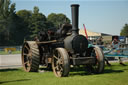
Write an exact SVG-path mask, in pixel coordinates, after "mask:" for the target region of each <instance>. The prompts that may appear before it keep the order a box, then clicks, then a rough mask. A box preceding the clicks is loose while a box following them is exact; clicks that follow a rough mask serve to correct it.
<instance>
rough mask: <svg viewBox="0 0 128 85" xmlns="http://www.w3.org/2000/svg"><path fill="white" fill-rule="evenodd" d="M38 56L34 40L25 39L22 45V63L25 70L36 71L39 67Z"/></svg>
mask: <svg viewBox="0 0 128 85" xmlns="http://www.w3.org/2000/svg"><path fill="white" fill-rule="evenodd" d="M39 62H40V56H39V49H38V45H37V44H36V42H35V41H27V42H25V43H24V44H23V47H22V65H23V67H24V70H25V71H26V72H36V71H38V68H39Z"/></svg>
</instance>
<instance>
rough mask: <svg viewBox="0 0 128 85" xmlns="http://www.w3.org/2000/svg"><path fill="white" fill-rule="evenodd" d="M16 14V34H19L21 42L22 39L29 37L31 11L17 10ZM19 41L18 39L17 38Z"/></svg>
mask: <svg viewBox="0 0 128 85" xmlns="http://www.w3.org/2000/svg"><path fill="white" fill-rule="evenodd" d="M16 14H17V16H18V20H17V23H18V26H19V27H18V29H17V31H18V32H17V34H18V35H19V36H18V37H19V39H20V41H21V42H23V40H24V39H29V38H30V37H29V36H30V28H29V24H30V18H31V16H32V12H31V11H28V10H19V11H17V13H16ZM18 41H19V40H18ZM19 43H20V42H19Z"/></svg>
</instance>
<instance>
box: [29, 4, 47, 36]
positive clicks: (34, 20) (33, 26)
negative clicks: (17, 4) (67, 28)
mask: <svg viewBox="0 0 128 85" xmlns="http://www.w3.org/2000/svg"><path fill="white" fill-rule="evenodd" d="M29 28H30V32H31V35H30V37H31V38H34V37H35V36H36V35H37V33H38V32H39V31H41V30H44V29H47V27H46V17H45V15H44V14H42V13H39V8H38V7H36V6H35V7H34V9H33V13H32V16H31V17H30V22H29Z"/></svg>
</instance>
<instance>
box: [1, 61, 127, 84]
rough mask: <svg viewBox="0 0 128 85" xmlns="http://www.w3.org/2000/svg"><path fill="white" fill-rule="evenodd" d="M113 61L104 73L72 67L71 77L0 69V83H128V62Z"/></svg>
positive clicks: (50, 72) (51, 73)
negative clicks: (121, 63) (122, 64)
mask: <svg viewBox="0 0 128 85" xmlns="http://www.w3.org/2000/svg"><path fill="white" fill-rule="evenodd" d="M126 64H127V66H121V65H119V64H118V63H112V66H110V67H108V66H106V67H105V71H104V73H103V74H88V73H87V72H86V71H83V70H81V68H79V69H78V68H77V69H71V72H70V75H69V77H63V78H57V77H55V76H54V74H53V72H52V71H49V72H38V73H27V72H24V71H23V69H22V68H19V69H4V70H0V85H128V63H126Z"/></svg>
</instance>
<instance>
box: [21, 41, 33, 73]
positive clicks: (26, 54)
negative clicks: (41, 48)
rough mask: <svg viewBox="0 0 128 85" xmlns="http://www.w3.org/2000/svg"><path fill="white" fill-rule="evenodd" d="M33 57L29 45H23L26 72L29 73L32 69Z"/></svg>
mask: <svg viewBox="0 0 128 85" xmlns="http://www.w3.org/2000/svg"><path fill="white" fill-rule="evenodd" d="M31 57H32V55H31V49H30V47H29V45H28V44H27V43H25V44H24V45H23V49H22V65H23V67H24V70H25V71H27V72H29V70H30V69H31V62H32V58H31Z"/></svg>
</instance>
